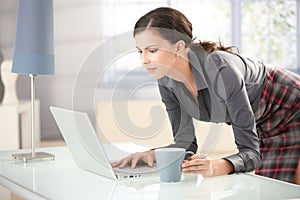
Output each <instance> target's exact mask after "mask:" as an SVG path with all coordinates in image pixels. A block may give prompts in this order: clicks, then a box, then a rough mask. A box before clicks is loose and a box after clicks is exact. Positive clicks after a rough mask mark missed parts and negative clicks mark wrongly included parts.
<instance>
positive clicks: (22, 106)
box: [0, 100, 41, 150]
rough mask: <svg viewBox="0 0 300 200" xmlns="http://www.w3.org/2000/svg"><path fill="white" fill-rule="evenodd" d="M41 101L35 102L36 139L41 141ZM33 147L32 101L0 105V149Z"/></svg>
mask: <svg viewBox="0 0 300 200" xmlns="http://www.w3.org/2000/svg"><path fill="white" fill-rule="evenodd" d="M40 129H41V128H40V103H39V100H36V102H35V139H36V142H39V141H40ZM30 147H31V101H30V100H24V101H20V102H19V103H18V104H16V105H0V150H11V149H19V148H30Z"/></svg>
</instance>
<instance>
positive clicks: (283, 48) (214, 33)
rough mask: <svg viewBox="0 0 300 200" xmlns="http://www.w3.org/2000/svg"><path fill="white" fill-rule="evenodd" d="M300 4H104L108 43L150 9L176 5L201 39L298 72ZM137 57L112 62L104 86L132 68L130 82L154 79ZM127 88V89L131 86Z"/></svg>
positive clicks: (207, 0)
mask: <svg viewBox="0 0 300 200" xmlns="http://www.w3.org/2000/svg"><path fill="white" fill-rule="evenodd" d="M299 2H300V0H226V1H225V0H189V1H188V2H187V1H186V0H119V1H117V0H115V1H111V0H103V10H102V13H103V24H102V27H103V28H102V30H103V31H104V32H103V34H104V35H103V36H104V39H108V38H110V37H112V36H116V35H118V34H120V33H122V32H126V31H130V30H132V29H133V26H134V23H135V22H136V21H137V20H138V18H139V17H140V16H142V15H143V14H145V13H146V12H148V11H150V10H151V9H154V8H156V7H160V6H171V7H173V8H176V9H178V10H180V11H182V12H183V13H184V14H185V15H186V16H187V17H188V18H189V20H190V21H191V22H192V24H193V28H194V31H193V33H194V36H196V37H197V39H196V40H211V41H218V40H219V39H220V40H221V41H222V42H223V43H224V44H225V45H235V46H237V47H238V49H239V50H240V53H241V54H242V55H244V56H246V57H250V58H253V59H256V60H261V61H263V62H265V63H268V64H271V65H273V66H278V67H285V68H288V69H292V70H294V71H296V72H298V73H299V72H300V66H299V65H300V33H299V32H300V31H299V30H300V27H299V26H300V25H299V23H300V22H299V21H300V19H299V18H300V17H299V16H300V14H299V13H297V11H298V10H299V9H300V6H299V4H300V3H299ZM125 15H126V16H125ZM297 15H298V17H297ZM122 59H123V60H122ZM136 59H138V56H137V55H135V52H131V53H129V54H126V55H124V58H120V60H119V61H116V62H114V63H112V64H111V66H110V70H108V71H107V76H105V78H104V82H105V83H109V84H106V85H113V84H112V83H113V82H114V81H118V77H120V76H124V74H126V73H127V72H128V71H130V70H134V73H129V74H131V75H132V76H134V77H135V78H132V79H130V78H129V79H128V81H130V80H132V81H136V80H137V79H139V80H149V77H148V75H147V74H146V72H145V71H144V70H143V69H142V67H141V66H140V64H139V60H136ZM138 67H140V69H138ZM139 76H140V78H138V77H139ZM147 78H148V79H147ZM104 85H105V84H104ZM129 85H130V84H129ZM123 86H124V87H126V84H123Z"/></svg>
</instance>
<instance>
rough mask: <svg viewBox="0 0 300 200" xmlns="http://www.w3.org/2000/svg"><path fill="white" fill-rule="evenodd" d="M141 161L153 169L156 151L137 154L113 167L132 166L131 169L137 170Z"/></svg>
mask: <svg viewBox="0 0 300 200" xmlns="http://www.w3.org/2000/svg"><path fill="white" fill-rule="evenodd" d="M139 161H142V162H144V163H145V164H147V165H148V166H149V167H152V166H153V164H154V162H155V155H154V150H148V151H144V152H136V153H134V154H131V155H130V156H128V157H126V158H123V159H122V160H120V161H117V162H114V163H112V167H119V168H124V167H126V165H130V166H131V168H135V167H136V165H137V163H138V162H139Z"/></svg>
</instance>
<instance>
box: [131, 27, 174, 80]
mask: <svg viewBox="0 0 300 200" xmlns="http://www.w3.org/2000/svg"><path fill="white" fill-rule="evenodd" d="M135 42H136V47H137V49H138V51H139V53H140V59H141V63H142V64H143V65H144V67H145V68H146V70H147V71H148V73H149V74H150V76H151V77H152V78H154V79H160V78H162V77H164V76H168V75H170V74H171V73H172V71H173V66H174V64H175V62H176V45H175V44H171V43H170V42H169V41H167V40H165V39H164V38H162V37H161V36H160V35H159V33H158V32H157V31H155V30H149V29H146V30H144V31H143V32H140V33H137V34H136V35H135Z"/></svg>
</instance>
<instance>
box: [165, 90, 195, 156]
mask: <svg viewBox="0 0 300 200" xmlns="http://www.w3.org/2000/svg"><path fill="white" fill-rule="evenodd" d="M159 91H160V94H161V98H162V101H163V103H164V104H165V106H166V110H167V113H168V116H169V120H170V123H171V126H172V132H173V137H174V143H173V144H170V145H168V146H166V147H180V148H184V149H186V150H187V151H192V152H194V153H196V151H197V147H198V146H197V140H196V137H195V130H194V125H193V120H192V117H191V116H189V115H188V114H187V113H186V112H185V111H184V110H182V109H181V108H180V103H179V101H178V99H177V98H176V96H175V94H174V93H173V92H172V91H171V89H169V88H167V87H165V86H162V85H159Z"/></svg>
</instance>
